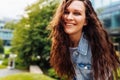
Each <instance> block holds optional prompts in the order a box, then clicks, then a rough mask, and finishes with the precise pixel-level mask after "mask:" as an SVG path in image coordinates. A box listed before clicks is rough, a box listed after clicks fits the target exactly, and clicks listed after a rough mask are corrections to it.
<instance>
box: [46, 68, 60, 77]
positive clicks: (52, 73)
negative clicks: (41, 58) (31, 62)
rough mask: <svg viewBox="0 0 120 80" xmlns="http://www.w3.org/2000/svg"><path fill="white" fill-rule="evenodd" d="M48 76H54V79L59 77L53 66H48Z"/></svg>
mask: <svg viewBox="0 0 120 80" xmlns="http://www.w3.org/2000/svg"><path fill="white" fill-rule="evenodd" d="M48 76H50V77H52V78H55V79H59V77H58V76H57V74H56V73H55V70H54V69H53V68H50V69H49V70H48Z"/></svg>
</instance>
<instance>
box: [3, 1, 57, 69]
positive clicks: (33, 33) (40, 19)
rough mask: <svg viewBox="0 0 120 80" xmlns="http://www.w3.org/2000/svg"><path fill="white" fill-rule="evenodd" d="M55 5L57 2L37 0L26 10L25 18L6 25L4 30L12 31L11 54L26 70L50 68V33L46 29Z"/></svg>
mask: <svg viewBox="0 0 120 80" xmlns="http://www.w3.org/2000/svg"><path fill="white" fill-rule="evenodd" d="M45 3H47V4H45ZM57 4H58V0H38V1H37V2H36V3H34V4H33V5H31V6H28V7H27V8H26V13H27V14H26V15H27V16H23V17H22V18H21V19H20V21H17V22H13V21H11V22H8V23H6V25H5V28H9V29H11V30H13V39H12V43H11V44H12V48H11V52H12V53H15V54H17V55H18V57H17V58H18V59H17V60H18V61H17V65H19V66H21V67H22V66H25V67H26V68H29V66H30V65H39V66H40V67H41V69H43V70H47V69H48V68H50V65H49V53H50V44H51V42H50V40H49V39H48V36H49V34H50V31H49V30H47V29H46V28H47V26H48V24H49V22H50V20H51V19H52V16H53V14H54V12H55V9H56V6H57Z"/></svg>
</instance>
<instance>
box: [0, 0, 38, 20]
mask: <svg viewBox="0 0 120 80" xmlns="http://www.w3.org/2000/svg"><path fill="white" fill-rule="evenodd" d="M36 1H37V0H0V18H12V19H16V18H19V17H20V16H21V15H23V14H24V12H25V8H26V7H27V6H28V5H31V4H33V3H34V2H36Z"/></svg>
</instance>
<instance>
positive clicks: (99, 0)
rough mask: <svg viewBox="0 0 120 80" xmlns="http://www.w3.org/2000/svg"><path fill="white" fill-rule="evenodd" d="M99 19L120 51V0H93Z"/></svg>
mask: <svg viewBox="0 0 120 80" xmlns="http://www.w3.org/2000/svg"><path fill="white" fill-rule="evenodd" d="M91 2H92V4H93V6H94V8H95V10H96V11H97V14H98V17H99V19H100V20H101V21H102V22H103V25H104V27H105V28H106V30H107V31H108V33H109V35H110V36H111V38H112V39H113V42H114V46H115V48H116V50H117V51H120V0H91Z"/></svg>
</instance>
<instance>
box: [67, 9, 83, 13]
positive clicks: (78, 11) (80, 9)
mask: <svg viewBox="0 0 120 80" xmlns="http://www.w3.org/2000/svg"><path fill="white" fill-rule="evenodd" d="M65 11H69V9H67V8H66V9H65ZM74 11H77V12H82V10H81V9H80V10H77V9H74Z"/></svg>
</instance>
